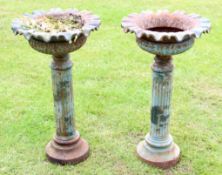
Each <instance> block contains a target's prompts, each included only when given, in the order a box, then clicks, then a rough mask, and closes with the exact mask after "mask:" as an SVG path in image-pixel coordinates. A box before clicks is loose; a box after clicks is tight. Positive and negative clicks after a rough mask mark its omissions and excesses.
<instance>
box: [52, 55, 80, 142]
mask: <svg viewBox="0 0 222 175" xmlns="http://www.w3.org/2000/svg"><path fill="white" fill-rule="evenodd" d="M51 70H52V87H53V96H54V112H55V118H56V137H58V138H60V139H61V140H68V139H72V138H73V137H74V136H75V134H76V131H75V129H74V101H73V87H72V62H71V60H70V59H69V56H68V55H66V56H65V57H61V58H56V57H53V61H52V65H51Z"/></svg>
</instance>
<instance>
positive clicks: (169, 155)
mask: <svg viewBox="0 0 222 175" xmlns="http://www.w3.org/2000/svg"><path fill="white" fill-rule="evenodd" d="M137 154H138V156H139V158H140V159H142V160H143V161H144V162H146V163H148V164H150V165H153V166H156V167H159V168H162V169H167V168H170V167H173V166H175V165H176V164H177V163H178V161H179V159H180V148H179V147H178V146H177V145H176V144H175V143H173V144H172V145H171V146H170V147H169V148H166V149H161V148H153V147H150V146H149V145H148V144H147V143H146V142H145V141H142V142H140V143H139V144H138V146H137Z"/></svg>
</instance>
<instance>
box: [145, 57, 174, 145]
mask: <svg viewBox="0 0 222 175" xmlns="http://www.w3.org/2000/svg"><path fill="white" fill-rule="evenodd" d="M152 70H153V87H152V107H151V127H150V133H149V134H148V135H147V137H146V141H147V143H148V144H150V146H153V147H167V146H170V144H171V143H172V137H171V136H170V134H169V119H170V104H171V94H172V74H173V64H172V58H171V56H167V57H166V56H165V57H163V56H162V57H161V56H156V57H155V62H154V64H153V66H152Z"/></svg>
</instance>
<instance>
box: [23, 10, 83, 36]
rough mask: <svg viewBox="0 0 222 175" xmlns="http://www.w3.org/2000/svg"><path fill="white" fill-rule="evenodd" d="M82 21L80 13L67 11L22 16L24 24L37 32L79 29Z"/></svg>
mask: <svg viewBox="0 0 222 175" xmlns="http://www.w3.org/2000/svg"><path fill="white" fill-rule="evenodd" d="M83 25H84V21H83V19H82V17H81V16H80V15H77V14H74V13H68V12H65V13H64V12H60V13H48V14H44V15H39V16H35V17H33V18H29V17H26V18H24V26H25V27H27V28H30V29H33V30H35V31H37V32H66V31H69V30H73V29H81V28H82V27H83Z"/></svg>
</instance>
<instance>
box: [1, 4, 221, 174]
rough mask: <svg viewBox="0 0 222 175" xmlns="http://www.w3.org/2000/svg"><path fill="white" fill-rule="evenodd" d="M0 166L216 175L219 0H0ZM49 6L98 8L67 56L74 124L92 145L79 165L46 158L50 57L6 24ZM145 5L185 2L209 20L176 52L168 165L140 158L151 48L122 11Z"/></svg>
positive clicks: (4, 169)
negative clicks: (126, 24) (125, 24)
mask: <svg viewBox="0 0 222 175" xmlns="http://www.w3.org/2000/svg"><path fill="white" fill-rule="evenodd" d="M0 4H1V5H0V94H1V95H0V116H1V117H0V174H1V175H6V174H16V175H23V174H29V175H30V174H33V175H34V174H36V175H57V174H58V175H59V174H61V175H63V174H65V175H66V174H67V175H68V174H75V175H79V174H81V175H94V174H95V175H143V174H150V175H159V174H160V175H162V174H163V175H174V174H176V175H177V174H179V175H182V174H183V175H184V174H187V175H188V174H189V175H194V174H196V175H221V174H222V156H221V155H222V146H221V144H222V134H221V133H222V61H221V58H222V56H221V55H222V45H221V41H222V20H221V19H222V13H221V12H222V2H221V0H213V1H209V0H186V1H181V0H155V1H153V0H139V1H138V0H128V1H126V0H96V1H92V0H84V1H83V0H65V1H60V0H53V1H52V0H51V1H49V0H0ZM52 7H61V8H78V9H81V10H82V9H88V10H90V11H92V12H94V13H95V14H98V15H99V16H101V19H102V26H101V28H100V30H99V31H98V32H95V33H92V35H91V36H90V38H89V39H88V42H87V44H86V45H85V46H84V47H83V48H81V49H80V50H79V51H77V52H76V53H72V60H73V61H74V68H73V75H74V85H75V86H74V90H75V113H76V122H77V128H78V130H79V131H80V133H81V136H82V137H83V138H85V139H86V140H87V141H88V142H89V144H90V148H91V153H90V157H89V158H88V159H87V160H86V161H85V162H83V163H81V164H78V165H76V166H56V165H52V164H51V163H49V162H48V161H47V160H46V157H45V145H46V144H47V142H48V141H49V140H50V139H51V138H52V136H53V134H54V131H55V129H54V126H55V121H54V116H53V99H52V90H51V75H50V69H49V66H48V65H49V64H50V61H51V59H50V56H47V55H43V54H40V53H38V52H36V51H34V50H32V49H31V48H30V47H29V45H28V43H27V41H25V39H24V38H23V37H15V36H14V35H13V33H12V32H11V31H10V25H11V21H12V20H13V19H14V18H16V17H19V16H20V15H21V14H23V13H26V12H31V11H33V10H36V9H49V8H52ZM144 9H151V10H157V9H169V10H177V9H180V10H185V11H187V12H190V13H193V12H195V13H198V14H201V15H202V16H205V17H207V18H209V19H210V20H211V22H212V25H213V29H212V32H211V33H210V34H209V35H206V36H203V37H202V38H201V39H200V40H198V41H197V42H196V44H195V46H194V47H193V48H192V49H191V50H189V51H188V52H186V53H183V54H181V55H178V56H175V60H174V63H175V65H176V69H175V72H174V92H173V100H172V117H171V134H172V135H173V136H174V140H175V142H176V143H177V144H178V145H179V146H180V148H181V150H182V156H181V162H180V163H179V164H178V165H177V166H176V167H175V168H172V169H170V170H165V171H163V170H159V169H156V168H153V167H151V166H148V165H146V164H144V163H142V162H141V161H140V160H138V159H137V157H136V155H135V147H136V144H137V143H138V142H139V141H140V140H142V139H143V138H144V136H145V134H146V133H147V132H148V131H149V118H150V99H151V83H152V82H151V70H150V65H151V64H152V62H153V55H151V54H147V53H145V52H144V51H142V50H141V49H139V47H138V46H137V45H136V42H135V38H134V36H133V35H130V34H128V35H126V34H124V33H123V32H122V30H121V28H120V23H121V19H122V17H123V16H126V15H128V14H129V13H132V12H140V11H142V10H144Z"/></svg>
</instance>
